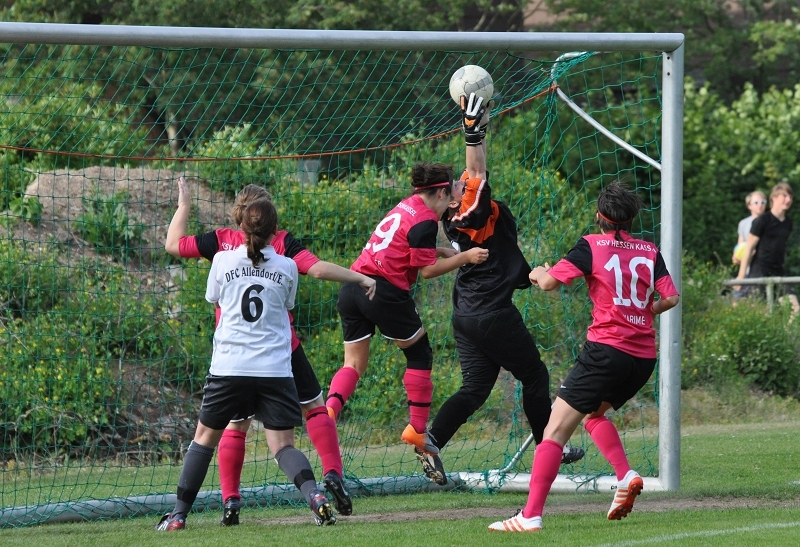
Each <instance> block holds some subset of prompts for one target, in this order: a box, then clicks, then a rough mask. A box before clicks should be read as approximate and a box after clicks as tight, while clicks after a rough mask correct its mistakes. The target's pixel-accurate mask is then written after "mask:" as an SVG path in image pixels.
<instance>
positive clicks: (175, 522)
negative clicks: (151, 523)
mask: <svg viewBox="0 0 800 547" xmlns="http://www.w3.org/2000/svg"><path fill="white" fill-rule="evenodd" d="M184 528H186V516H185V515H177V516H175V517H173V516H172V513H167V514H166V515H164V516H163V517H161V520H159V521H158V524H156V530H158V531H159V532H175V531H176V530H183V529H184Z"/></svg>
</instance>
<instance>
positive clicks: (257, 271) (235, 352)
mask: <svg viewBox="0 0 800 547" xmlns="http://www.w3.org/2000/svg"><path fill="white" fill-rule="evenodd" d="M261 253H262V254H263V255H264V257H265V258H266V261H262V262H259V264H258V267H257V268H254V267H253V262H252V261H251V260H250V259H249V258H247V247H245V246H244V245H242V246H241V247H239V248H237V249H235V250H232V251H222V252H219V253H217V254H216V255H214V261H213V262H212V264H211V271H210V272H209V273H208V283H207V285H206V300H208V301H209V302H211V303H212V304H213V303H217V304H219V307H220V308H221V310H222V312H221V316H220V321H219V323H218V325H217V330H216V331H215V332H214V353H213V355H212V357H211V369H210V370H209V373H210V374H213V375H216V376H258V377H262V378H285V377H290V376H292V365H291V359H292V343H291V340H292V331H291V328H290V326H289V314H288V313H287V310H290V309H292V308H293V307H294V300H295V296H296V294H297V277H298V273H297V264H295V262H294V261H293V260H291V259H289V258H286V257H285V256H281V255H279V254H277V253H276V252H275V249H274V248H273V247H272V246H271V245H268V246H267V247H264V249H263V250H262V251H261Z"/></svg>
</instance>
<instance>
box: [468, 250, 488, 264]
mask: <svg viewBox="0 0 800 547" xmlns="http://www.w3.org/2000/svg"><path fill="white" fill-rule="evenodd" d="M464 252H465V253H466V254H467V255H468V257H469V261H470V263H471V264H481V263H482V262H486V259H487V258H489V249H484V248H482V247H473V248H472V249H470V250H468V251H464Z"/></svg>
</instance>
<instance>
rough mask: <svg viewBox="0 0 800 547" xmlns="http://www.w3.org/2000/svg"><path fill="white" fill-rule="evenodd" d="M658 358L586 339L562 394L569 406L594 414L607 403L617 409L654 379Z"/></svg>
mask: <svg viewBox="0 0 800 547" xmlns="http://www.w3.org/2000/svg"><path fill="white" fill-rule="evenodd" d="M655 367H656V360H655V359H645V358H642V357H634V356H633V355H630V354H629V353H625V352H624V351H620V350H618V349H616V348H613V347H611V346H609V345H607V344H600V343H598V342H586V343H585V344H584V346H583V350H582V351H581V353H580V355H578V358H577V359H576V360H575V366H573V367H572V370H570V371H569V374H568V375H567V378H566V380H564V381H563V382H562V383H561V388H560V389H559V390H558V396H559V397H561V398H562V399H563V400H564V401H566V402H567V403H568V404H569V406H571V407H572V408H574V409H575V410H577V411H579V412H583V413H584V414H591V413H592V412H594V411H596V410H597V409H599V408H600V405H601V404H602V403H603V402H607V403H610V404H611V406H612V407H614V410H618V409H619V408H620V407H621V406H622V405H624V404H625V403H626V402H628V401H629V400H630V399H632V398H633V396H634V395H636V393H637V392H638V391H639V390H640V389H642V387H643V386H644V385H645V384H646V383H647V380H649V379H650V376H651V375H652V374H653V370H654V369H655Z"/></svg>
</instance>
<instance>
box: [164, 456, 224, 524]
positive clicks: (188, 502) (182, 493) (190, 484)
mask: <svg viewBox="0 0 800 547" xmlns="http://www.w3.org/2000/svg"><path fill="white" fill-rule="evenodd" d="M213 455H214V448H210V447H208V446H203V445H201V444H197V443H196V442H194V441H192V443H191V444H190V445H189V450H187V451H186V457H185V458H184V460H183V468H182V469H181V476H180V478H179V479H178V499H177V501H176V502H175V509H173V510H172V514H173V515H176V514H183V515H187V514H188V513H189V511H191V509H192V504H193V503H194V500H195V498H197V492H199V491H200V487H201V486H202V485H203V481H204V480H205V478H206V473H208V465H209V464H210V463H211V457H212V456H213Z"/></svg>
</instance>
